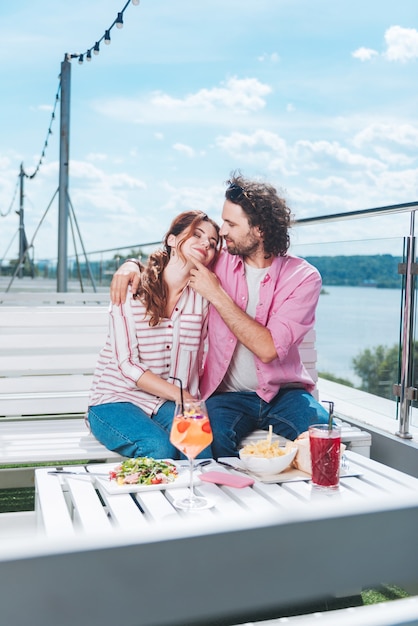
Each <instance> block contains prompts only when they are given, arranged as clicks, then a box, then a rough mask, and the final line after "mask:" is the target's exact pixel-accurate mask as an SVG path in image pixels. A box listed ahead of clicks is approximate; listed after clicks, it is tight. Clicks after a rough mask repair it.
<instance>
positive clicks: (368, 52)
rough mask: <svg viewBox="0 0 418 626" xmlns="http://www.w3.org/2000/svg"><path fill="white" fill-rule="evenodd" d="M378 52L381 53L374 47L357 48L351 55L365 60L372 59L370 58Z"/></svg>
mask: <svg viewBox="0 0 418 626" xmlns="http://www.w3.org/2000/svg"><path fill="white" fill-rule="evenodd" d="M378 54H379V53H378V52H376V50H372V48H357V50H354V52H352V53H351V56H352V57H354V58H355V59H359V60H360V61H363V62H364V61H370V59H372V58H373V57H375V56H378Z"/></svg>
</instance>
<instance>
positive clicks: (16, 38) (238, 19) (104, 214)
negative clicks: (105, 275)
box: [0, 0, 418, 259]
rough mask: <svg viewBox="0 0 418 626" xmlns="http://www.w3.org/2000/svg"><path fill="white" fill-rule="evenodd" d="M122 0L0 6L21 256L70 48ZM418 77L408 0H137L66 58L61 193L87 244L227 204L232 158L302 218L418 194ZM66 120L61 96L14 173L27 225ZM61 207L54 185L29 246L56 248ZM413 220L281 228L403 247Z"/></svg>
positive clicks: (40, 140)
mask: <svg viewBox="0 0 418 626" xmlns="http://www.w3.org/2000/svg"><path fill="white" fill-rule="evenodd" d="M124 6H125V1H124V0H120V2H117V0H89V1H88V2H86V1H85V0H83V1H82V0H73V1H72V2H64V0H37V1H36V2H33V0H20V1H19V2H13V3H12V2H7V3H6V2H3V3H1V4H0V37H1V41H2V47H1V50H0V68H1V69H0V76H1V85H2V89H1V93H2V97H1V98H0V125H1V126H0V129H1V141H0V213H1V217H0V259H2V258H3V257H6V258H10V257H15V256H16V254H17V245H18V244H17V238H16V233H17V229H18V216H17V215H16V214H15V210H18V208H19V192H18V193H17V196H16V199H15V201H14V204H13V205H12V204H11V203H12V198H13V195H14V192H15V189H16V183H17V181H18V174H19V167H20V163H22V162H23V165H24V168H25V171H26V172H27V173H28V174H29V175H31V174H32V173H33V172H34V171H35V168H36V166H37V164H38V162H39V159H40V156H41V152H42V150H43V148H44V142H45V139H46V137H47V131H48V128H49V125H50V122H51V114H52V110H53V106H54V103H55V96H56V93H57V90H58V86H59V73H60V69H61V62H62V61H63V59H64V55H65V53H85V52H86V50H87V49H88V48H91V47H92V46H93V45H94V43H95V41H96V40H98V39H100V38H101V37H102V36H103V35H104V32H105V30H106V29H107V28H109V26H110V25H111V24H112V23H113V21H114V20H115V18H116V16H117V13H118V12H119V11H120V10H121V9H122V8H123V7H124ZM417 75H418V8H417V4H416V0H398V2H393V0H366V1H364V0H361V1H360V0H339V1H338V2H335V1H334V2H331V1H329V0H315V1H313V0H252V1H250V0H240V1H238V0H210V2H209V1H207V0H199V1H196V0H195V1H194V2H192V1H191V0H141V2H140V4H139V6H134V5H131V4H130V5H129V6H128V7H127V8H126V10H125V12H124V27H123V28H122V29H116V28H113V29H112V30H111V44H110V45H109V46H106V45H104V43H103V42H102V43H101V46H100V54H99V55H98V56H95V55H93V58H92V61H91V62H90V63H88V62H86V61H84V63H83V64H82V65H80V64H79V63H78V62H77V59H74V60H73V61H72V62H71V117H70V188H69V193H70V198H71V202H72V205H73V206H74V210H75V214H76V218H77V222H78V226H79V228H80V231H81V235H82V238H83V243H84V246H85V249H86V250H87V251H92V250H99V249H105V248H113V247H116V246H123V245H134V244H138V243H141V242H152V241H158V240H160V239H161V237H162V236H163V234H164V232H165V230H166V228H167V227H168V224H169V222H170V221H171V219H172V218H173V217H174V215H176V214H177V213H178V212H180V211H182V210H185V209H189V208H199V209H202V210H204V211H206V212H208V213H209V214H210V215H211V216H212V217H214V218H215V219H218V220H220V219H221V218H220V215H221V208H222V202H223V193H224V189H225V185H224V183H225V181H226V180H227V179H228V176H229V174H230V172H231V171H233V170H235V169H240V170H241V171H242V173H243V174H244V175H247V176H250V177H259V178H260V179H263V180H268V181H269V182H271V183H273V184H274V185H276V186H277V187H278V188H279V189H281V190H283V193H284V194H285V196H286V198H287V199H288V201H289V203H290V206H291V208H292V211H293V213H294V215H295V217H296V218H304V217H311V216H315V215H326V214H330V213H335V212H343V211H352V210H357V209H365V208H370V207H378V206H385V205H389V204H398V203H403V202H413V201H415V200H417V199H418V193H417V192H418V185H417V183H418V121H417V111H418V87H417ZM59 124H60V116H59V103H58V106H57V113H56V117H55V120H54V121H53V123H52V131H53V132H52V135H49V136H48V146H47V148H46V150H45V156H44V158H43V159H42V164H41V166H40V168H39V171H38V172H37V174H36V176H35V177H34V178H33V179H25V223H26V235H27V238H28V240H29V241H31V240H32V238H33V236H34V233H35V231H36V229H37V227H38V226H39V223H40V221H41V219H42V216H43V215H44V213H45V211H46V209H47V207H48V205H49V204H50V202H51V200H52V198H53V196H54V193H55V191H56V190H57V188H58V163H59V134H60V132H59V131H60V127H59ZM57 216H58V202H57V200H55V201H54V202H53V203H52V204H51V208H50V209H49V211H48V213H47V215H46V217H45V218H44V220H43V222H42V225H41V226H40V228H39V231H38V233H37V234H36V237H35V239H34V255H35V258H36V259H39V258H46V257H48V258H53V257H56V255H57V245H58V244H57V219H58V218H57ZM408 224H409V221H408V218H407V217H406V216H399V215H398V216H396V218H394V217H392V218H385V219H384V220H377V218H376V219H372V220H368V223H366V222H364V221H363V220H360V221H359V220H356V221H349V222H343V225H341V224H339V225H338V224H330V225H327V226H323V227H320V228H319V227H310V228H309V229H308V228H306V229H295V230H294V231H293V234H292V241H293V243H294V251H295V253H300V254H303V255H307V254H335V253H344V254H350V253H357V252H361V253H364V252H373V253H375V252H386V251H388V252H392V253H395V254H396V253H397V252H399V253H400V248H399V237H401V236H402V235H405V234H407V233H408V230H409V226H408ZM364 237H367V238H368V239H369V243H368V244H366V249H365V250H363V249H361V247H359V246H358V245H357V244H355V243H354V242H355V241H356V240H357V239H358V238H364ZM379 237H385V238H387V239H388V240H387V241H385V242H384V243H381V242H379V243H375V242H373V243H372V242H371V240H374V239H375V238H379ZM389 238H390V239H389ZM392 238H394V240H395V244H394V245H393V242H392ZM319 241H322V242H323V243H321V245H313V244H312V242H319ZM327 242H338V243H337V245H334V246H331V245H329V244H328V243H327ZM308 244H309V245H308ZM68 250H69V253H70V254H71V252H72V244H71V242H70V243H69V246H68Z"/></svg>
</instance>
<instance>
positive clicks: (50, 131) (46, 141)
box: [22, 83, 61, 179]
mask: <svg viewBox="0 0 418 626" xmlns="http://www.w3.org/2000/svg"><path fill="white" fill-rule="evenodd" d="M60 91H61V83H59V85H58V89H57V93H56V94H55V102H54V108H53V110H52V114H51V120H50V122H49V126H48V132H47V134H46V139H45V142H44V146H43V148H42V152H41V156H40V157H39V161H38V164H37V166H36V168H35V170H34V172H33V174H28V173H27V172H25V170H24V169H23V170H22V173H23V175H24V176H25V177H26V178H29V179H32V178H35V176H36V174H37V173H38V172H39V168H40V167H41V165H42V161H43V159H44V157H45V152H46V149H47V147H48V141H49V137H50V135H52V125H53V123H54V120H55V111H56V108H57V104H58V102H59V99H60Z"/></svg>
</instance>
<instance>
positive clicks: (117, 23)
mask: <svg viewBox="0 0 418 626" xmlns="http://www.w3.org/2000/svg"><path fill="white" fill-rule="evenodd" d="M139 3H140V0H128V1H127V2H126V4H125V6H124V7H123V8H122V9H121V11H119V12H118V13H117V16H116V18H115V19H114V20H113V22H112V24H111V25H110V26H109V27H108V28H107V29H105V32H104V34H103V35H102V37H101V38H100V39H98V40H97V41H96V42H95V43H94V45H93V46H91V47H90V48H88V49H87V50H86V52H84V53H82V54H80V53H78V52H77V53H70V54H69V53H66V54H65V58H66V59H67V60H71V59H74V58H78V63H79V64H80V65H81V64H82V63H83V61H84V56H85V57H86V60H87V61H91V59H92V56H91V54H92V52H93V54H94V55H98V54H99V52H100V44H101V42H102V41H104V42H105V43H106V44H110V42H111V38H110V32H111V30H112V28H114V27H116V28H118V29H121V28H122V27H123V14H124V13H125V11H126V9H127V8H128V6H129V4H133V5H134V6H137V5H139ZM60 92H61V77H60V82H59V85H58V89H57V92H56V94H55V102H54V106H53V110H52V114H51V119H50V123H49V126H48V131H47V135H46V139H45V141H44V145H43V148H42V152H41V156H40V158H39V161H38V163H37V165H36V167H35V170H34V171H33V173H32V174H28V173H27V172H26V171H25V170H24V169H23V164H21V170H20V172H19V174H18V177H17V181H16V186H15V190H14V193H13V198H12V201H11V203H10V206H9V208H8V210H7V211H6V212H1V211H0V217H7V216H8V215H9V214H10V212H11V211H12V208H13V205H14V202H15V199H16V194H17V190H18V188H19V180H20V177H21V175H23V176H25V178H28V179H30V180H32V179H33V178H35V176H36V175H37V173H38V172H39V170H40V168H41V165H42V163H43V159H44V158H45V153H46V149H47V147H48V143H49V138H50V135H52V126H53V123H54V121H55V117H56V116H55V112H56V108H57V105H58V102H59V100H60ZM54 197H55V194H54ZM49 207H50V205H49V206H48V209H47V211H46V213H47V212H48V210H49ZM44 218H45V214H44V216H43V217H42V219H41V222H40V224H41V223H42V222H43V220H44ZM40 224H39V225H38V227H37V228H36V230H35V234H36V233H37V232H38V230H39V226H40ZM33 239H34V238H32V245H33Z"/></svg>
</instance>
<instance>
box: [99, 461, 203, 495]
mask: <svg viewBox="0 0 418 626" xmlns="http://www.w3.org/2000/svg"><path fill="white" fill-rule="evenodd" d="M119 465H120V463H116V465H113V466H109V471H111V470H113V469H114V468H115V467H118V466H119ZM175 465H177V464H175ZM177 467H178V471H179V474H178V476H177V478H176V480H174V481H173V482H172V483H165V484H159V485H118V483H117V482H116V480H110V478H105V477H102V476H96V480H97V482H98V483H100V485H102V487H103V488H104V489H106V491H107V493H109V494H111V495H114V494H118V493H137V492H139V491H163V490H165V489H178V488H179V487H188V486H189V483H190V472H189V468H188V467H184V465H177ZM198 483H200V479H199V477H198V475H196V471H195V472H194V473H193V484H198Z"/></svg>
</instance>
